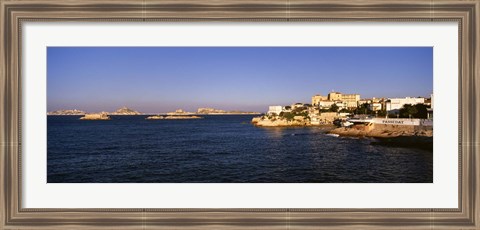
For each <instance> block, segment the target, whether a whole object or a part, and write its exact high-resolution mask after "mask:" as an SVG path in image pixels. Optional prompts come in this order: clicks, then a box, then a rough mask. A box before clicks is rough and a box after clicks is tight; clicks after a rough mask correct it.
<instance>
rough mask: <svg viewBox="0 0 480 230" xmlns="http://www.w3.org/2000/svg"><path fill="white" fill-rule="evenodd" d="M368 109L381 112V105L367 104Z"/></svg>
mask: <svg viewBox="0 0 480 230" xmlns="http://www.w3.org/2000/svg"><path fill="white" fill-rule="evenodd" d="M368 109H370V110H372V111H380V110H382V103H370V104H368Z"/></svg>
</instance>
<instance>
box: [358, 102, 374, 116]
mask: <svg viewBox="0 0 480 230" xmlns="http://www.w3.org/2000/svg"><path fill="white" fill-rule="evenodd" d="M371 112H372V111H371V110H370V109H369V107H368V104H367V103H363V104H361V105H360V106H358V107H357V109H355V113H356V114H370V113H371Z"/></svg>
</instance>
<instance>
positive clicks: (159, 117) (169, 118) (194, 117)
mask: <svg viewBox="0 0 480 230" xmlns="http://www.w3.org/2000/svg"><path fill="white" fill-rule="evenodd" d="M202 118H203V117H199V116H192V115H169V116H159V115H154V116H149V117H147V118H145V119H146V120H187V119H202Z"/></svg>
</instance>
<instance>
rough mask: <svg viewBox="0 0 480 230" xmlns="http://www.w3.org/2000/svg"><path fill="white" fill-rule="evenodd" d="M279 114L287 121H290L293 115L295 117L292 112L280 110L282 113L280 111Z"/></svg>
mask: <svg viewBox="0 0 480 230" xmlns="http://www.w3.org/2000/svg"><path fill="white" fill-rule="evenodd" d="M280 116H281V117H283V118H285V119H287V121H291V120H293V117H295V115H294V114H292V113H289V112H282V113H280Z"/></svg>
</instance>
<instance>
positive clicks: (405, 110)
mask: <svg viewBox="0 0 480 230" xmlns="http://www.w3.org/2000/svg"><path fill="white" fill-rule="evenodd" d="M417 112H418V110H417V108H416V107H415V106H413V105H411V104H405V105H403V107H402V108H401V109H400V117H402V118H410V117H416V116H415V115H417Z"/></svg>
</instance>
